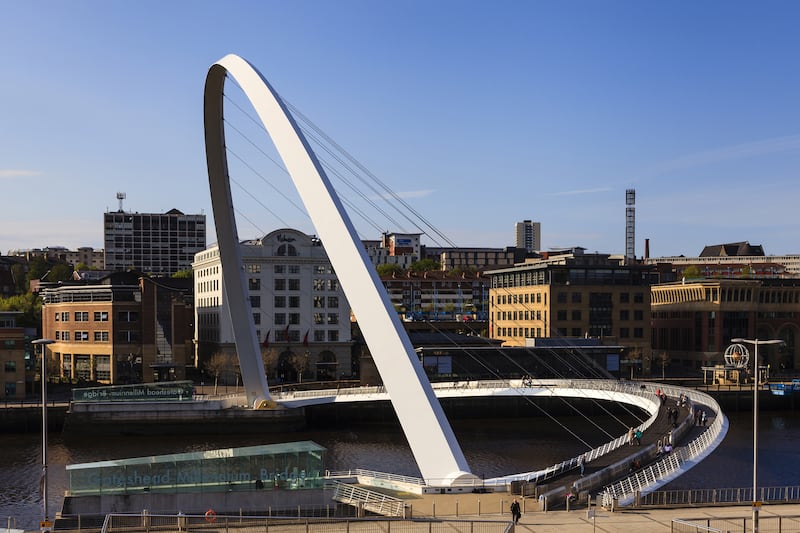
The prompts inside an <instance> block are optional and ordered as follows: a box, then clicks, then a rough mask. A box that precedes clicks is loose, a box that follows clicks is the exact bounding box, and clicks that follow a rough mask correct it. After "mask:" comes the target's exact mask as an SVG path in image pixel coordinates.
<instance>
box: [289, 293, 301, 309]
mask: <svg viewBox="0 0 800 533" xmlns="http://www.w3.org/2000/svg"><path fill="white" fill-rule="evenodd" d="M289 307H290V308H292V309H297V308H298V307H300V297H299V296H289Z"/></svg>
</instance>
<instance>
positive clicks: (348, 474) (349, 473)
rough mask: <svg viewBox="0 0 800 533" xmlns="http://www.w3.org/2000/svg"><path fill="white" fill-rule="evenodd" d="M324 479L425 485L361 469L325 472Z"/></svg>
mask: <svg viewBox="0 0 800 533" xmlns="http://www.w3.org/2000/svg"><path fill="white" fill-rule="evenodd" d="M325 478H326V479H336V478H371V479H381V480H384V481H392V482H397V483H402V484H404V485H417V486H424V485H425V481H424V480H422V479H421V478H418V477H412V476H403V475H400V474H389V473H386V472H378V471H375V470H365V469H363V468H354V469H352V470H335V471H326V472H325Z"/></svg>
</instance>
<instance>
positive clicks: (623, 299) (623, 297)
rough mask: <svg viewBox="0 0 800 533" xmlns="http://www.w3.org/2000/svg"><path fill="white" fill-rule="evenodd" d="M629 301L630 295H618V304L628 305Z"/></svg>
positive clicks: (623, 293) (625, 293)
mask: <svg viewBox="0 0 800 533" xmlns="http://www.w3.org/2000/svg"><path fill="white" fill-rule="evenodd" d="M630 301H631V295H630V294H628V293H627V292H621V293H619V302H620V303H623V304H626V303H628V302H630Z"/></svg>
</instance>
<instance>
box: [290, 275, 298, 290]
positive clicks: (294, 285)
mask: <svg viewBox="0 0 800 533" xmlns="http://www.w3.org/2000/svg"><path fill="white" fill-rule="evenodd" d="M289 290H290V291H299V290H300V280H299V279H298V278H289Z"/></svg>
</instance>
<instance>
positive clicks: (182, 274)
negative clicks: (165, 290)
mask: <svg viewBox="0 0 800 533" xmlns="http://www.w3.org/2000/svg"><path fill="white" fill-rule="evenodd" d="M172 277H173V278H176V279H192V278H194V270H192V269H191V268H189V269H186V270H178V271H177V272H175V273H174V274H173V275H172Z"/></svg>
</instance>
